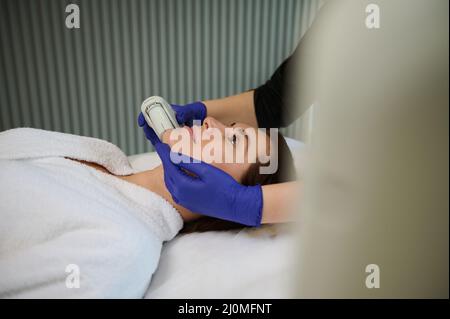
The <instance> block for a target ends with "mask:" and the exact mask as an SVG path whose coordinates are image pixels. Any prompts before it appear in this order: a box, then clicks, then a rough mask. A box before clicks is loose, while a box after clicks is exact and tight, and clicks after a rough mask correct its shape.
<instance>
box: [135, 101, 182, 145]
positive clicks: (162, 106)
mask: <svg viewBox="0 0 450 319" xmlns="http://www.w3.org/2000/svg"><path fill="white" fill-rule="evenodd" d="M141 112H142V114H143V115H144V118H145V121H146V122H147V124H148V125H149V126H150V127H151V128H152V129H153V130H154V131H155V133H156V135H158V137H159V139H162V134H163V133H164V131H166V130H168V129H172V128H177V127H180V125H178V122H177V119H176V117H175V112H174V111H173V109H172V107H171V106H170V104H169V103H167V101H166V100H164V99H163V98H162V97H160V96H151V97H149V98H148V99H146V100H145V101H144V102H142V105H141Z"/></svg>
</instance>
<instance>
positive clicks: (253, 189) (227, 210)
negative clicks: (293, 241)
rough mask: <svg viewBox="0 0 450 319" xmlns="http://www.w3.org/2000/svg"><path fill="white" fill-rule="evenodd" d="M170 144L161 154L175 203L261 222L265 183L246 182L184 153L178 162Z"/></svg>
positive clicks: (213, 214)
mask: <svg viewBox="0 0 450 319" xmlns="http://www.w3.org/2000/svg"><path fill="white" fill-rule="evenodd" d="M162 145H166V144H162ZM166 146H167V149H166V150H164V151H162V152H158V154H160V153H161V154H160V156H162V158H161V160H162V162H163V165H164V182H165V184H166V187H167V189H168V190H169V192H170V194H171V195H172V198H173V200H174V201H175V203H177V204H179V205H181V206H183V207H186V208H187V209H189V210H191V211H192V212H195V213H200V214H202V215H206V216H210V217H215V218H220V219H225V220H229V221H232V222H236V223H240V224H244V225H247V226H259V225H261V218H262V208H263V198H262V189H261V185H256V186H244V185H242V184H239V183H238V182H236V180H235V179H234V178H233V177H231V176H230V175H228V174H227V173H225V172H224V171H222V170H220V169H218V168H216V167H214V166H212V165H209V164H207V163H205V162H200V163H198V162H193V160H192V158H190V157H188V156H184V155H178V156H180V157H181V158H182V160H181V162H180V163H179V164H174V163H173V162H172V161H171V160H170V149H169V147H168V145H166ZM184 170H186V171H189V172H191V173H194V174H195V175H196V177H193V176H190V175H188V174H187V173H186V172H185V171H184Z"/></svg>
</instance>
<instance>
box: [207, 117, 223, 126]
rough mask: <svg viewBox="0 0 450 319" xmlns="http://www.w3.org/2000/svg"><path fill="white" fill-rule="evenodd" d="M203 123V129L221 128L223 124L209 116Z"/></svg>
mask: <svg viewBox="0 0 450 319" xmlns="http://www.w3.org/2000/svg"><path fill="white" fill-rule="evenodd" d="M203 125H204V126H205V129H209V128H218V129H222V128H223V126H224V125H223V124H222V123H220V122H219V121H218V120H216V119H215V118H212V117H209V116H208V117H206V118H205V119H204V120H203Z"/></svg>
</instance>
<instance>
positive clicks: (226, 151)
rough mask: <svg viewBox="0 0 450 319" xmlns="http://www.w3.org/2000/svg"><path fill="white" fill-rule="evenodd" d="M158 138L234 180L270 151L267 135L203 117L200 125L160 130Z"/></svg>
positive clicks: (238, 125)
mask: <svg viewBox="0 0 450 319" xmlns="http://www.w3.org/2000/svg"><path fill="white" fill-rule="evenodd" d="M162 141H163V142H164V143H166V144H168V145H170V147H171V149H172V151H173V152H180V153H182V154H184V155H187V156H190V157H192V158H194V159H197V160H202V161H203V162H206V163H209V164H211V165H213V166H215V167H217V168H219V169H221V170H223V171H225V172H227V173H228V174H230V175H231V176H232V177H233V178H234V179H236V180H237V181H241V179H242V177H243V176H244V175H245V173H246V172H247V171H248V169H249V168H250V166H251V164H252V163H255V162H256V160H257V158H261V157H260V156H264V155H266V154H267V155H268V154H270V153H269V151H270V138H269V137H268V136H267V135H266V134H265V133H264V132H262V131H260V130H258V129H256V128H254V127H251V126H249V125H247V124H244V123H231V124H230V125H228V126H226V125H224V124H223V123H221V122H220V121H218V120H216V119H214V118H212V117H207V118H206V119H205V120H204V121H203V124H202V125H201V126H196V125H194V126H192V127H188V126H184V127H180V128H176V129H171V130H167V131H166V132H164V134H163V137H162Z"/></svg>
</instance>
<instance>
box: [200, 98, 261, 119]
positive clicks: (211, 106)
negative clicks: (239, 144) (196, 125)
mask: <svg viewBox="0 0 450 319" xmlns="http://www.w3.org/2000/svg"><path fill="white" fill-rule="evenodd" d="M253 93H254V91H253V90H251V91H247V92H244V93H240V94H237V95H233V96H228V97H225V98H222V99H217V100H209V101H203V104H205V106H206V109H207V115H208V116H212V117H214V118H216V119H218V120H219V121H221V122H222V123H224V124H227V125H228V124H230V123H233V122H241V123H246V124H249V125H251V126H253V127H258V122H257V120H256V115H255V107H254V101H253Z"/></svg>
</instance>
